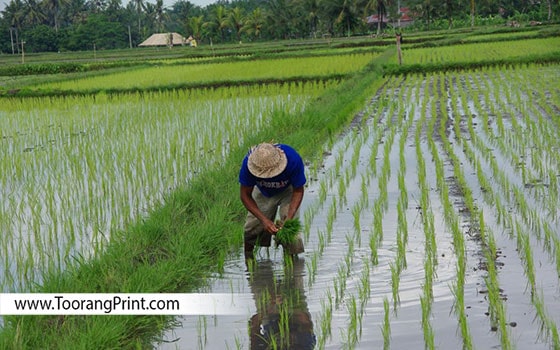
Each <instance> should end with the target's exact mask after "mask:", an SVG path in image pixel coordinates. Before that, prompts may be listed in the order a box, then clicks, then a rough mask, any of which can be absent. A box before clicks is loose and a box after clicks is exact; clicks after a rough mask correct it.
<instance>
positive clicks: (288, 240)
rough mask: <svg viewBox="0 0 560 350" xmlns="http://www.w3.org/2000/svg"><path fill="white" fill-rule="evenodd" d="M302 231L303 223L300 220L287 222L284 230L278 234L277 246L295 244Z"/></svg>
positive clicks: (283, 227)
mask: <svg viewBox="0 0 560 350" xmlns="http://www.w3.org/2000/svg"><path fill="white" fill-rule="evenodd" d="M300 229H301V222H300V221H299V219H290V220H286V221H285V222H284V224H283V225H282V228H280V230H279V231H278V233H276V246H278V245H289V244H292V243H294V242H295V240H296V236H297V234H298V233H299V230H300Z"/></svg>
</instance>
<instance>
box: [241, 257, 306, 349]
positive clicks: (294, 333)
mask: <svg viewBox="0 0 560 350" xmlns="http://www.w3.org/2000/svg"><path fill="white" fill-rule="evenodd" d="M303 269H304V260H303V259H298V258H295V259H294V260H293V264H286V265H285V266H284V276H278V274H276V276H275V274H274V268H273V262H272V261H270V260H265V261H261V262H256V263H255V266H254V271H253V272H250V275H249V283H250V285H251V290H252V292H253V295H254V298H255V303H256V305H257V313H256V314H255V315H253V316H252V317H251V319H250V320H249V328H250V329H249V330H250V339H251V350H256V349H286V350H287V349H290V350H308V349H313V348H314V347H315V344H316V337H315V334H314V333H313V322H312V321H311V314H310V313H309V310H308V309H307V302H306V300H305V294H304V290H303V276H304V270H303ZM275 279H276V280H275Z"/></svg>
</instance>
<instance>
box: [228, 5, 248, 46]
mask: <svg viewBox="0 0 560 350" xmlns="http://www.w3.org/2000/svg"><path fill="white" fill-rule="evenodd" d="M228 20H229V21H228V22H229V25H230V26H231V27H232V28H233V29H234V30H235V36H236V37H237V41H238V42H241V32H242V31H243V23H244V22H245V16H244V15H243V10H242V9H241V8H240V7H235V8H234V9H233V10H231V12H230V13H229V18H228Z"/></svg>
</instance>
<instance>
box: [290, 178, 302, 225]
mask: <svg viewBox="0 0 560 350" xmlns="http://www.w3.org/2000/svg"><path fill="white" fill-rule="evenodd" d="M303 192H304V187H303V186H301V187H297V188H294V190H293V193H292V200H291V201H290V208H289V209H288V216H287V217H286V220H290V219H293V218H294V215H296V213H297V211H298V209H299V206H300V205H301V201H302V200H303Z"/></svg>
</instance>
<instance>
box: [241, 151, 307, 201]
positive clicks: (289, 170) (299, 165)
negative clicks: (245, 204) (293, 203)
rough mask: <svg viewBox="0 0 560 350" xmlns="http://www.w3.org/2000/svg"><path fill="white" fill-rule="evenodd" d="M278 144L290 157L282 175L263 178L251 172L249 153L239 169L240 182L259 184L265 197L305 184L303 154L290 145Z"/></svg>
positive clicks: (245, 184)
mask: <svg viewBox="0 0 560 350" xmlns="http://www.w3.org/2000/svg"><path fill="white" fill-rule="evenodd" d="M277 146H278V147H280V149H281V150H283V151H284V154H286V158H287V159H288V164H287V165H286V169H284V171H283V172H282V173H280V175H277V176H275V177H271V178H270V179H261V178H259V177H256V176H255V175H253V174H251V172H250V171H249V168H248V167H247V161H248V159H249V153H248V154H247V155H246V156H245V158H244V159H243V164H242V165H241V170H240V171H239V183H240V184H241V185H243V186H257V187H258V189H259V190H260V191H261V193H262V194H263V195H264V196H265V197H272V196H274V195H276V194H278V193H280V192H282V191H284V190H285V189H286V188H288V186H293V187H294V188H298V187H301V186H303V185H305V182H306V179H305V166H304V164H303V160H302V159H301V156H300V155H299V154H298V153H297V152H296V150H295V149H293V148H292V147H290V146H288V145H284V144H278V145H277Z"/></svg>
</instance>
